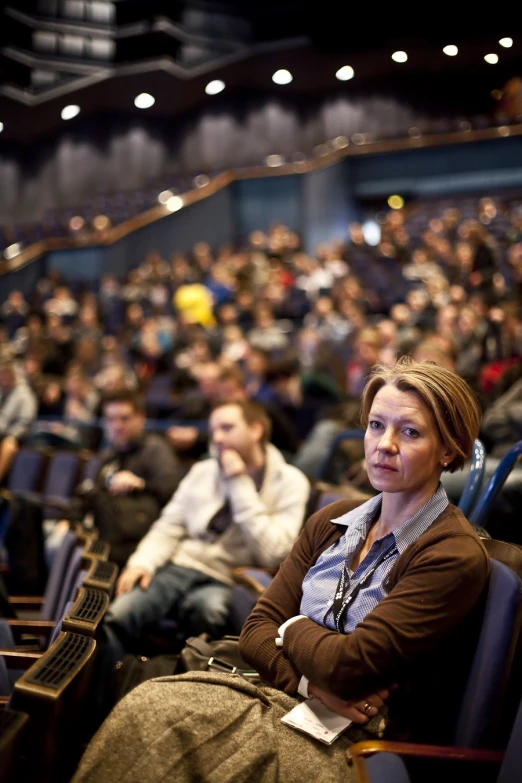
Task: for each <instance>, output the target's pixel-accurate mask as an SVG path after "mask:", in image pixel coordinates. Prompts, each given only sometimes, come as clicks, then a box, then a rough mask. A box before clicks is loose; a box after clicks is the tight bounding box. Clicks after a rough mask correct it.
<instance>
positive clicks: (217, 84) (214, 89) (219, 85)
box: [205, 79, 225, 95]
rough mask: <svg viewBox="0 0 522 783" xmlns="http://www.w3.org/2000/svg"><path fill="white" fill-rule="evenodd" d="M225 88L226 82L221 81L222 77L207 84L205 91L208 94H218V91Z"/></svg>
mask: <svg viewBox="0 0 522 783" xmlns="http://www.w3.org/2000/svg"><path fill="white" fill-rule="evenodd" d="M224 89H225V82H223V81H221V79H214V80H213V81H211V82H209V83H208V84H207V86H206V87H205V92H206V93H207V95H217V94H218V92H223V90H224Z"/></svg>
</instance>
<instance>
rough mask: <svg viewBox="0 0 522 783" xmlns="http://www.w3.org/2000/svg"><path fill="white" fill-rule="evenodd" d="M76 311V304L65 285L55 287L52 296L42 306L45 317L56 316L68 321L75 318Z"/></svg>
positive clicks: (77, 306) (77, 307)
mask: <svg viewBox="0 0 522 783" xmlns="http://www.w3.org/2000/svg"><path fill="white" fill-rule="evenodd" d="M78 309H79V305H78V302H77V301H76V299H75V298H74V297H73V296H72V294H71V292H70V291H69V289H68V288H67V286H65V285H60V286H57V287H56V288H55V290H54V294H53V296H52V297H51V298H50V299H47V301H46V302H44V304H43V310H44V312H45V314H46V315H47V316H49V315H58V316H60V318H63V319H66V320H68V321H71V320H72V319H73V318H74V317H75V315H76V314H77V313H78Z"/></svg>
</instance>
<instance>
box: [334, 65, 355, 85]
mask: <svg viewBox="0 0 522 783" xmlns="http://www.w3.org/2000/svg"><path fill="white" fill-rule="evenodd" d="M354 76H355V71H354V70H353V68H352V66H351V65H343V67H342V68H339V70H338V71H336V73H335V77H336V79H339V81H340V82H348V81H349V80H350V79H353V77H354Z"/></svg>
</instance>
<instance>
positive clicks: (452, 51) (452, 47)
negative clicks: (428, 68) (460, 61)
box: [442, 44, 459, 57]
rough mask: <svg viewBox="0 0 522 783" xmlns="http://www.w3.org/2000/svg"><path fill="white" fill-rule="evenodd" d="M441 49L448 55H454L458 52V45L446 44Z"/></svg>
mask: <svg viewBox="0 0 522 783" xmlns="http://www.w3.org/2000/svg"><path fill="white" fill-rule="evenodd" d="M442 51H443V52H444V54H447V55H448V57H455V56H456V55H457V54H458V53H459V47H458V46H455V45H454V44H448V45H447V46H445V47H444V49H443V50H442Z"/></svg>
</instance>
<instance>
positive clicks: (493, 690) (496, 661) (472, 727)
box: [348, 559, 522, 780]
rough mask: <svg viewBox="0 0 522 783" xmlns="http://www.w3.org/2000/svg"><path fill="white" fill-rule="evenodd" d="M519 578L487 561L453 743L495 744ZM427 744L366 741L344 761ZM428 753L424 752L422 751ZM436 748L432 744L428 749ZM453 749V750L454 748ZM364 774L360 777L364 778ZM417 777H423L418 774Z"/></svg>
mask: <svg viewBox="0 0 522 783" xmlns="http://www.w3.org/2000/svg"><path fill="white" fill-rule="evenodd" d="M521 588H522V582H521V580H520V579H519V577H518V576H517V575H516V574H515V573H514V572H513V571H512V570H511V569H510V568H508V566H506V565H504V564H503V563H499V562H498V561H497V560H493V559H492V560H491V577H490V581H489V586H488V596H487V601H486V607H485V612H484V619H483V623H482V629H481V633H480V636H479V640H478V644H477V648H476V651H475V655H474V657H473V661H471V666H470V669H469V675H468V678H467V682H466V687H465V689H464V692H463V696H462V699H461V702H460V706H459V712H458V716H457V721H456V724H455V728H454V731H453V737H452V748H457V749H460V748H495V747H498V744H499V739H500V737H501V713H502V710H503V707H504V703H505V700H506V696H507V690H508V685H509V676H510V673H511V667H512V664H513V657H514V654H515V650H516V645H517V641H518V638H519V634H520V626H521V612H520V609H521ZM428 747H430V746H424V745H420V746H419V745H415V744H413V743H400V742H399V743H395V742H388V741H386V740H368V741H365V742H359V743H356V744H355V745H353V746H352V747H351V748H350V749H349V750H348V759H349V763H352V764H353V760H354V759H356V758H357V759H358V761H356V762H355V766H356V767H357V766H359V767H360V766H361V765H362V762H360V761H359V759H361V758H362V759H364V758H365V757H366V756H372V755H373V754H375V753H379V752H381V751H383V752H392V753H397V754H398V755H401V756H410V755H412V756H414V755H415V753H416V752H417V751H416V749H417V748H420V750H419V752H420V753H421V754H423V753H424V752H425V749H426V748H428ZM426 752H428V751H426ZM433 752H434V753H435V752H436V749H435V748H434V749H433ZM453 753H454V754H455V751H453ZM364 779H365V778H361V780H364ZM421 779H422V778H421Z"/></svg>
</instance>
